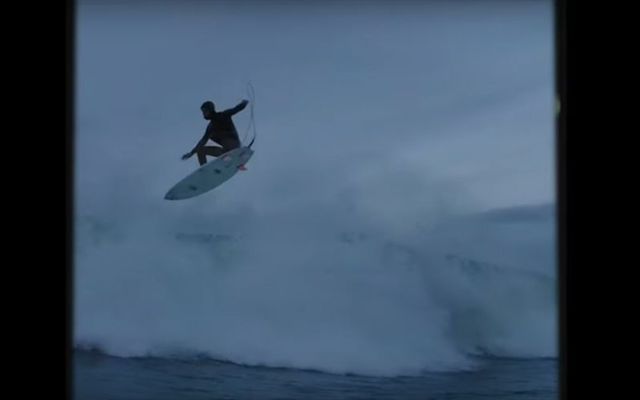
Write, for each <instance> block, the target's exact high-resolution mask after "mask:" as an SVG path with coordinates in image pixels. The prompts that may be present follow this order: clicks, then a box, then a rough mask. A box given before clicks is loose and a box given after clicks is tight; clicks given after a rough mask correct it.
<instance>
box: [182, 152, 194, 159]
mask: <svg viewBox="0 0 640 400" xmlns="http://www.w3.org/2000/svg"><path fill="white" fill-rule="evenodd" d="M192 155H193V153H192V152H188V153H186V154H185V155H183V156H182V159H183V160H187V159H189V158H190V157H191V156H192Z"/></svg>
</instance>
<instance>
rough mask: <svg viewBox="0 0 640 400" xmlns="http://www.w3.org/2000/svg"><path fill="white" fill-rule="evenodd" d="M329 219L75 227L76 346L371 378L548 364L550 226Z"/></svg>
mask: <svg viewBox="0 0 640 400" xmlns="http://www.w3.org/2000/svg"><path fill="white" fill-rule="evenodd" d="M318 207H320V206H318ZM340 207H341V206H340V205H337V204H335V205H333V206H332V207H327V208H325V209H324V210H323V211H324V212H322V213H318V211H321V210H318V209H317V208H313V207H309V208H301V209H300V210H298V211H292V210H291V209H289V210H288V211H287V212H286V213H281V212H277V211H276V210H264V209H263V210H261V211H258V210H257V207H253V208H252V207H250V206H249V205H246V204H245V205H244V207H243V206H242V205H241V204H236V205H234V206H231V205H229V204H228V205H226V207H222V209H223V210H221V211H217V212H209V213H206V214H205V213H200V212H199V211H198V208H196V207H194V208H192V209H189V211H187V212H182V213H180V215H179V216H176V215H173V218H167V216H166V215H163V214H162V213H161V212H160V211H154V210H151V209H149V208H146V207H145V208H141V209H139V210H137V212H132V210H131V209H129V212H128V213H127V217H126V218H118V217H117V216H115V215H114V216H111V217H108V216H100V215H88V216H80V217H78V218H77V221H76V222H77V223H76V225H77V226H76V238H77V239H76V244H75V246H76V276H75V283H76V291H75V294H76V295H75V301H74V304H75V323H76V328H75V342H76V344H77V345H78V346H93V347H97V348H99V349H101V350H102V351H104V352H106V353H108V354H112V355H116V356H122V357H133V356H163V357H186V356H190V355H193V354H204V355H206V356H209V357H212V358H215V359H221V360H228V361H232V362H236V363H242V364H248V365H265V366H274V367H291V368H305V369H316V370H322V371H327V372H333V373H357V374H365V375H384V376H393V375H407V374H418V373H420V372H421V371H424V370H431V371H439V370H456V369H465V368H472V367H473V364H472V362H471V361H470V357H469V356H471V355H477V354H491V355H496V356H506V357H553V356H555V354H556V332H555V330H556V301H555V273H554V263H553V259H554V257H553V241H552V238H553V234H552V233H553V217H552V214H550V215H549V216H548V217H546V218H542V219H536V220H527V219H526V218H521V215H520V214H518V215H517V216H516V217H515V218H513V220H504V219H502V218H501V219H500V220H499V221H495V220H493V219H492V218H485V217H484V216H480V217H478V216H472V217H463V218H460V217H457V218H451V219H448V220H445V221H440V222H438V223H437V224H434V225H433V226H431V227H430V228H424V227H421V228H415V230H414V231H413V232H398V231H395V233H394V234H390V233H389V232H391V230H388V229H382V228H381V227H380V226H376V224H372V221H371V220H370V219H366V220H363V219H362V217H361V216H359V213H358V211H357V208H353V207H345V206H344V205H342V207H343V208H349V209H343V212H342V213H340V214H339V218H338V214H336V210H338V209H340ZM305 210H307V211H305ZM309 210H312V211H309ZM185 211H186V209H185ZM174 214H175V213H174ZM319 216H322V217H321V218H320V217H319ZM205 227H208V228H209V229H205ZM518 232H520V233H522V235H521V236H523V237H522V238H521V239H518V236H517V234H518ZM542 249H546V250H547V251H546V253H544V252H542V251H541V250H542ZM519 258H520V260H519ZM518 261H521V262H518Z"/></svg>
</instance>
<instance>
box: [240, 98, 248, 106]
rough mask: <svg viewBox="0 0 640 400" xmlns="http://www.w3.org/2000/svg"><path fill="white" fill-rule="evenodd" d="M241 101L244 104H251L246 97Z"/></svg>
mask: <svg viewBox="0 0 640 400" xmlns="http://www.w3.org/2000/svg"><path fill="white" fill-rule="evenodd" d="M241 103H242V104H244V105H247V104H249V100H246V99H245V100H242V101H241Z"/></svg>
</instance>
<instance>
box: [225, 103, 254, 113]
mask: <svg viewBox="0 0 640 400" xmlns="http://www.w3.org/2000/svg"><path fill="white" fill-rule="evenodd" d="M247 104H249V101H248V100H242V101H241V102H240V104H238V105H237V106H235V107H233V108H230V109H228V110H224V111H223V113H225V114H229V115H234V114H237V113H239V112H240V111H242V110H244V108H245V107H246V106H247Z"/></svg>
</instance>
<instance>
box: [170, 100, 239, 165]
mask: <svg viewBox="0 0 640 400" xmlns="http://www.w3.org/2000/svg"><path fill="white" fill-rule="evenodd" d="M247 104H249V101H248V100H242V101H241V102H240V104H238V105H237V106H235V107H233V108H230V109H228V110H224V111H221V112H217V111H216V106H215V104H213V102H212V101H205V102H204V103H202V105H201V106H200V110H202V116H203V117H204V119H206V120H208V121H209V125H207V129H206V131H205V132H204V135H203V136H202V139H200V141H199V142H198V143H197V144H196V146H195V147H194V148H193V150H191V151H190V152H188V153H186V154H185V155H183V156H182V159H183V160H187V159H189V158H191V156H193V155H194V154H198V162H199V163H200V165H204V164H206V162H207V157H206V156H208V155H209V156H213V157H219V156H221V155H222V154H224V153H226V152H228V151H230V150H233V149H235V148H238V147H240V139H239V138H238V131H237V130H236V127H235V125H234V124H233V120H232V119H231V117H232V116H233V115H235V114H237V113H239V112H240V111H242V110H244V108H245V107H246V106H247ZM209 139H211V140H213V141H214V142H215V143H217V144H219V145H220V146H222V147H218V146H205V144H206V143H207V141H208V140H209ZM240 169H244V168H243V166H241V167H240Z"/></svg>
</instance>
